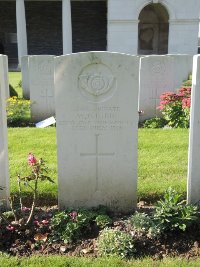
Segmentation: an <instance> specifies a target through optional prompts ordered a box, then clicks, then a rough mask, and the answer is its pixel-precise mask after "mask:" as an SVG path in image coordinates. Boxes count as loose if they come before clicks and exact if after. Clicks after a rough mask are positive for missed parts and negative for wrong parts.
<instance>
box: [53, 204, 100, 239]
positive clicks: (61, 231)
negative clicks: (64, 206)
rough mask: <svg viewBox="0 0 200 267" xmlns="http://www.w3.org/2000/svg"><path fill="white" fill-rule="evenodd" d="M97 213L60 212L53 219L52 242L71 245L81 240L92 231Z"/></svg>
mask: <svg viewBox="0 0 200 267" xmlns="http://www.w3.org/2000/svg"><path fill="white" fill-rule="evenodd" d="M96 216H97V214H96V212H92V211H88V210H83V209H80V210H77V211H75V210H66V211H61V212H58V213H57V214H55V215H54V217H53V218H52V219H51V222H50V224H51V228H52V234H51V237H50V240H51V242H54V241H63V242H64V243H71V242H75V241H77V240H79V239H81V238H82V237H83V236H84V234H85V233H87V232H88V231H90V230H91V227H90V226H91V224H92V223H93V222H94V220H95V218H96Z"/></svg>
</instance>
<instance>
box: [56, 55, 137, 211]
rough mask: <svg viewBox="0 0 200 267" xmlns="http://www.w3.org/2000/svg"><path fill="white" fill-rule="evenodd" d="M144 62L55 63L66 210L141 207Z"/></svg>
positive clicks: (71, 58) (98, 58)
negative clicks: (139, 144)
mask: <svg viewBox="0 0 200 267" xmlns="http://www.w3.org/2000/svg"><path fill="white" fill-rule="evenodd" d="M138 77H139V58H138V57H136V56H129V55H125V54H118V53H108V52H89V53H79V54H72V55H66V56H62V57H57V58H55V102H56V125H57V146H58V176H59V178H58V179H59V180H58V186H59V190H58V195H59V205H60V207H61V208H64V207H74V208H77V207H94V206H98V205H106V206H108V207H110V208H111V209H112V210H114V211H123V212H127V211H130V210H133V209H134V208H135V207H136V202H137V197H136V191H137V190H136V185H137V125H138V89H139V81H138Z"/></svg>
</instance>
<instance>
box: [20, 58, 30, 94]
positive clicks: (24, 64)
mask: <svg viewBox="0 0 200 267" xmlns="http://www.w3.org/2000/svg"><path fill="white" fill-rule="evenodd" d="M21 73H22V89H23V97H24V98H26V99H30V88H29V56H23V57H22V58H21Z"/></svg>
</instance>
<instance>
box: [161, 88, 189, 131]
mask: <svg viewBox="0 0 200 267" xmlns="http://www.w3.org/2000/svg"><path fill="white" fill-rule="evenodd" d="M190 102H191V87H183V88H180V89H179V90H178V93H177V94H176V93H172V92H165V93H163V94H162V95H161V96H160V106H159V107H158V109H160V111H161V112H162V115H163V118H164V119H165V120H166V121H167V125H168V126H170V127H174V128H188V127H189V119H190V117H189V115H190Z"/></svg>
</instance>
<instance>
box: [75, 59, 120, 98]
mask: <svg viewBox="0 0 200 267" xmlns="http://www.w3.org/2000/svg"><path fill="white" fill-rule="evenodd" d="M78 83H79V89H80V91H81V93H82V94H83V95H84V96H86V97H87V98H88V99H89V100H90V101H92V102H101V101H105V100H106V99H107V98H109V97H110V96H112V95H113V93H114V90H115V88H116V79H115V77H114V76H113V74H112V72H111V70H110V69H109V68H108V67H107V66H106V65H104V64H98V63H97V64H90V65H88V66H86V67H84V68H83V70H82V71H81V73H80V75H79V77H78Z"/></svg>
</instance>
